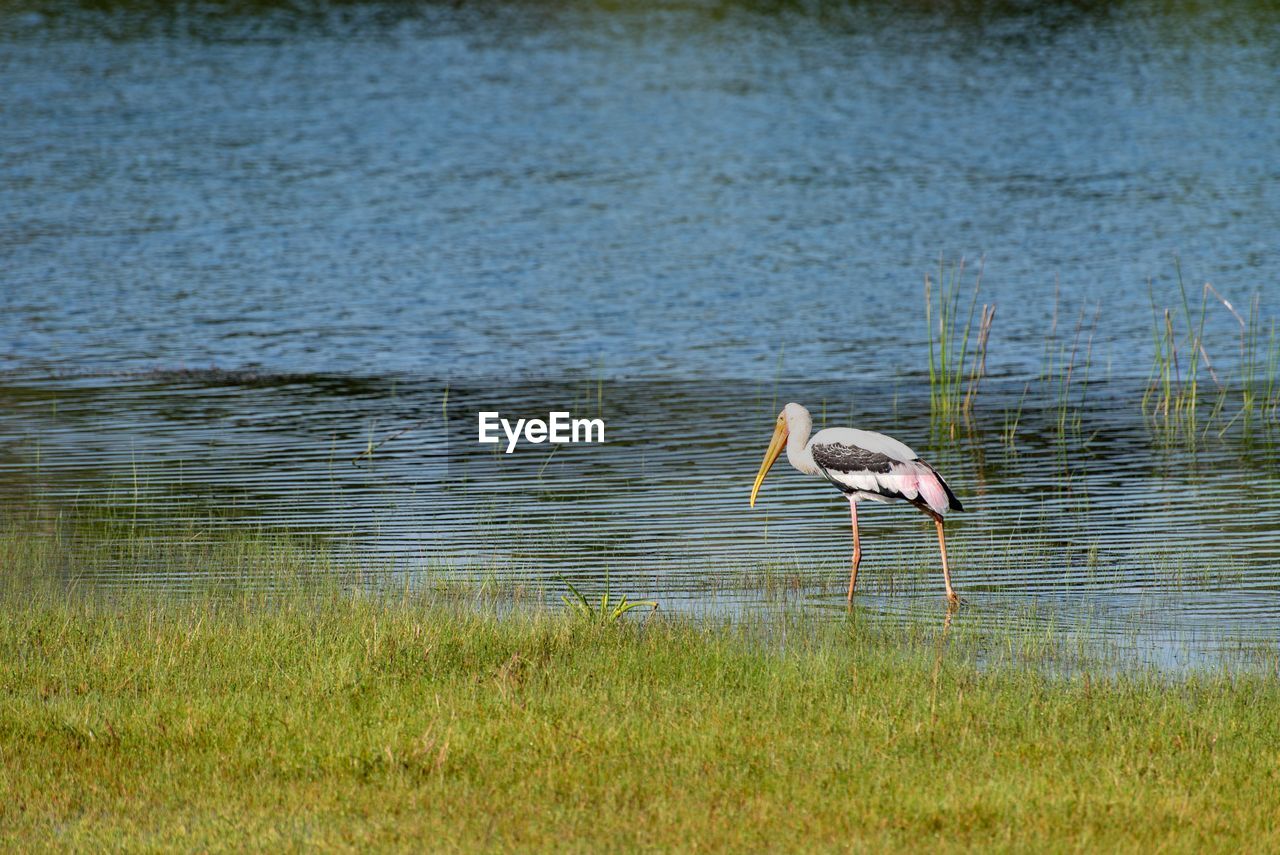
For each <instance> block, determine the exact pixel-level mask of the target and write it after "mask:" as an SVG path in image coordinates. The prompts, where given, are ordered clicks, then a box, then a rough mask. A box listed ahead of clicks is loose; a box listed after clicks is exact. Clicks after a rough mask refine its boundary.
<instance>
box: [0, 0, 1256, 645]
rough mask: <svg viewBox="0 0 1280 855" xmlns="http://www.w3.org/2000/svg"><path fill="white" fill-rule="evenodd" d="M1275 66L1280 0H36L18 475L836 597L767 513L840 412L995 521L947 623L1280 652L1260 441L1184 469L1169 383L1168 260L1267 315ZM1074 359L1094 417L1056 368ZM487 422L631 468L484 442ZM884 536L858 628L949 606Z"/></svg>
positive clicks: (870, 532) (668, 587)
mask: <svg viewBox="0 0 1280 855" xmlns="http://www.w3.org/2000/svg"><path fill="white" fill-rule="evenodd" d="M1278 44H1280V13H1277V11H1276V10H1275V9H1274V8H1272V7H1271V6H1270V4H1263V3H1253V4H1250V3H1238V4H1227V5H1226V6H1217V7H1215V8H1213V9H1204V8H1199V7H1193V6H1186V7H1174V8H1169V7H1168V6H1162V7H1160V8H1159V9H1155V8H1154V7H1150V6H1148V5H1146V4H1141V3H1125V4H1108V5H1105V6H1102V5H1099V6H1091V5H1088V4H1085V5H1072V6H1037V7H1034V8H1031V7H1028V8H1023V7H1020V6H1017V5H1013V4H986V3H954V4H940V5H932V4H931V5H929V6H927V7H925V6H921V7H920V8H913V9H908V10H899V9H893V8H891V7H890V6H889V5H888V4H878V3H848V4H840V5H824V6H823V7H821V8H809V7H807V6H804V5H801V4H796V5H790V4H783V5H778V6H774V5H770V4H752V3H729V4H699V3H669V4H662V5H661V6H659V7H653V6H646V7H645V8H644V9H640V8H638V7H637V8H632V7H629V6H627V5H625V4H607V3H581V4H570V5H563V4H556V5H540V4H481V5H473V6H468V7H466V8H455V7H453V6H445V5H433V4H400V3H356V4H341V5H327V4H314V5H308V4H294V5H276V4H270V3H257V4H237V5H235V6H225V7H224V6H218V7H215V6H196V5H187V4H181V3H180V4H168V3H165V4H160V3H155V4H150V3H146V2H143V3H127V4H125V3H121V4H115V3H92V4H89V3H86V4H69V3H60V2H32V3H27V4H24V5H17V4H5V5H3V6H0V75H2V76H3V78H4V79H5V81H6V86H5V87H3V89H2V90H0V115H2V116H3V119H4V120H3V121H0V371H3V376H2V377H0V482H2V483H3V489H4V490H5V492H6V494H9V495H12V496H29V495H30V492H31V491H32V490H34V491H35V492H36V494H37V495H39V496H40V497H41V498H42V499H46V500H50V501H56V502H68V503H76V504H77V505H78V506H79V507H81V508H85V507H92V506H95V505H99V506H101V505H111V506H113V507H119V506H121V505H128V504H130V503H133V504H134V505H135V506H143V507H145V508H146V514H147V516H148V518H149V519H152V520H153V521H155V522H157V523H161V524H162V523H164V521H165V518H166V517H173V518H184V519H185V518H189V517H191V516H193V515H203V516H209V518H210V519H212V520H213V522H211V523H210V525H212V526H215V527H216V526H218V525H254V526H257V525H262V526H268V527H272V528H280V529H283V530H286V531H292V532H308V533H318V534H322V535H324V536H326V537H329V538H333V539H335V540H338V541H342V542H345V543H353V544H356V545H357V546H358V547H359V548H360V549H361V551H362V552H363V553H364V554H366V555H369V556H373V557H376V558H378V559H379V560H385V561H387V562H388V566H389V567H390V568H391V569H390V570H389V571H388V572H392V573H422V572H438V570H439V568H441V567H447V568H453V569H455V570H458V571H460V572H476V573H486V574H488V573H492V574H495V575H502V576H510V577H516V578H529V579H540V580H550V582H549V584H552V585H554V577H555V576H556V575H558V574H564V575H566V576H567V577H570V578H577V579H579V580H582V581H584V582H586V583H589V584H590V585H591V586H593V589H594V588H595V586H600V585H602V584H603V578H602V577H603V576H604V574H605V573H606V572H607V573H608V575H609V579H610V583H611V584H613V585H615V586H617V590H620V591H625V592H626V593H627V594H629V595H633V596H646V597H652V598H654V599H658V600H660V601H662V602H663V603H664V605H669V606H671V607H679V608H707V609H712V610H717V609H736V608H742V607H744V606H749V605H750V604H751V603H758V602H760V601H762V598H763V599H769V598H779V597H781V598H794V599H795V600H796V601H798V602H803V603H805V604H808V605H810V606H813V607H819V608H820V607H826V606H832V607H835V606H839V605H840V604H841V602H842V598H843V585H844V580H845V579H846V578H847V576H846V575H845V574H846V572H847V571H846V561H847V549H848V531H847V520H846V514H847V510H846V508H845V506H844V505H843V503H842V502H840V501H838V497H837V496H834V495H832V494H831V493H830V491H829V488H826V487H825V486H824V485H822V484H821V483H811V482H810V481H809V480H808V479H805V478H803V477H801V476H799V475H797V474H795V473H793V472H790V471H787V470H786V468H785V464H780V465H779V468H778V469H777V470H776V471H775V473H774V474H773V475H771V476H770V479H769V480H768V481H767V482H766V485H765V488H764V491H763V493H762V499H763V501H762V502H761V503H760V504H759V505H758V506H757V509H756V510H755V511H750V510H748V509H747V508H746V494H747V491H748V489H749V486H750V479H751V476H752V475H753V474H754V471H755V467H756V466H757V465H758V462H759V458H760V456H761V455H762V453H763V450H764V445H765V443H766V442H767V440H768V432H769V429H770V426H771V423H772V418H773V415H774V414H775V413H776V411H777V408H778V406H779V405H780V404H781V403H784V402H785V401H787V400H799V401H802V402H805V403H807V404H808V405H809V406H810V407H811V408H813V409H814V410H815V415H818V416H819V418H820V419H821V414H822V412H823V408H824V402H825V409H826V418H827V421H828V423H830V424H856V425H858V426H860V427H866V428H871V429H877V430H884V431H888V432H892V433H894V434H895V435H897V436H899V437H900V438H902V439H903V440H905V441H906V442H908V444H910V445H912V446H914V447H915V448H916V450H917V451H919V452H920V453H921V454H922V455H924V456H925V457H926V458H927V459H930V460H931V461H932V462H934V463H935V465H937V466H938V468H939V469H940V470H942V471H943V472H944V473H945V474H946V475H947V477H948V478H949V479H950V481H951V482H952V483H953V485H954V486H955V487H956V489H957V491H958V492H960V493H961V495H962V497H963V498H964V499H965V502H966V505H967V506H968V507H969V508H970V512H969V513H967V514H964V515H958V516H957V517H956V519H955V521H954V522H953V523H952V524H951V532H952V533H951V535H950V538H951V540H950V543H951V548H952V550H953V555H954V561H955V565H956V575H957V583H958V585H959V587H960V588H961V590H962V592H963V593H964V594H965V596H966V597H967V598H968V599H969V606H968V608H967V609H965V610H963V611H962V614H961V618H960V619H966V620H969V621H972V622H978V623H981V622H991V623H1014V624H1017V625H1019V626H1026V627H1028V628H1029V631H1035V630H1036V629H1037V628H1039V627H1042V626H1053V627H1058V628H1063V629H1065V631H1068V632H1078V633H1080V634H1081V635H1083V636H1086V637H1095V638H1115V639H1118V640H1119V641H1120V642H1122V643H1123V644H1122V646H1123V647H1124V648H1125V649H1126V650H1127V651H1130V653H1131V654H1132V655H1134V656H1137V657H1148V658H1151V659H1154V660H1155V661H1157V662H1159V663H1163V664H1168V663H1174V664H1177V663H1178V662H1181V661H1183V660H1195V659H1197V657H1199V656H1201V655H1203V654H1206V653H1210V652H1213V651H1214V650H1216V649H1218V648H1221V647H1223V646H1224V645H1225V646H1229V645H1230V643H1231V639H1237V638H1240V639H1244V640H1245V641H1247V642H1248V643H1250V644H1256V643H1260V644H1262V645H1264V646H1265V645H1270V647H1271V649H1274V648H1275V644H1276V639H1277V637H1280V596H1278V595H1280V574H1277V572H1276V569H1275V568H1276V566H1277V558H1278V557H1280V534H1277V530H1278V527H1277V523H1278V522H1280V519H1278V516H1280V504H1278V503H1277V498H1280V496H1278V492H1280V480H1278V479H1277V474H1276V473H1277V466H1276V462H1277V461H1276V452H1275V445H1274V443H1273V442H1272V436H1271V433H1272V432H1271V430H1270V429H1268V428H1267V427H1266V426H1265V425H1262V426H1255V430H1254V431H1253V432H1252V433H1251V434H1250V435H1247V436H1246V435H1245V433H1244V432H1243V431H1242V430H1241V427H1242V425H1241V424H1239V423H1237V424H1235V425H1234V426H1233V428H1232V429H1231V430H1229V431H1227V432H1226V435H1225V436H1223V437H1219V436H1218V435H1217V430H1216V429H1215V430H1212V431H1208V432H1206V433H1204V435H1203V436H1202V437H1201V438H1200V440H1199V441H1198V442H1197V443H1196V444H1195V447H1194V449H1192V448H1191V447H1189V446H1188V444H1187V443H1185V442H1182V441H1173V442H1169V441H1166V439H1165V438H1162V437H1161V436H1160V435H1159V434H1158V432H1157V433H1153V432H1152V430H1151V429H1150V427H1149V425H1147V424H1146V423H1145V422H1144V420H1143V418H1142V413H1141V407H1140V405H1139V402H1140V400H1141V396H1142V392H1143V388H1144V385H1145V382H1146V379H1147V377H1148V373H1149V369H1150V364H1151V352H1152V334H1151V326H1152V310H1151V299H1152V295H1153V294H1154V298H1155V300H1156V302H1157V303H1158V304H1159V305H1161V306H1164V305H1169V306H1173V307H1175V308H1179V307H1180V299H1181V298H1180V297H1179V296H1178V291H1177V287H1176V284H1175V278H1174V277H1175V270H1176V268H1175V264H1174V260H1173V259H1174V257H1175V255H1177V256H1178V257H1180V258H1181V267H1182V270H1183V271H1184V272H1185V274H1186V279H1187V283H1188V286H1189V289H1190V293H1191V295H1192V300H1193V301H1196V302H1198V299H1199V296H1200V294H1201V290H1200V289H1201V283H1202V282H1204V281H1206V280H1211V281H1212V282H1213V283H1214V285H1215V287H1216V288H1217V289H1218V291H1219V292H1221V294H1222V295H1223V296H1224V297H1225V298H1226V299H1228V300H1231V301H1233V303H1234V305H1235V306H1237V307H1238V308H1239V309H1240V311H1241V312H1242V313H1243V312H1244V311H1245V308H1244V307H1245V306H1246V305H1247V304H1248V302H1249V300H1250V298H1251V296H1252V295H1254V294H1258V295H1259V297H1260V301H1261V307H1262V322H1263V325H1264V326H1265V325H1266V324H1267V323H1270V321H1271V319H1272V318H1273V317H1274V312H1275V309H1276V307H1277V306H1280V283H1278V280H1277V275H1276V274H1277V273H1278V272H1280V244H1278V243H1277V241H1276V239H1275V236H1276V235H1277V234H1280V180H1278V179H1280V166H1278V165H1277V164H1280V158H1277V157H1275V153H1276V148H1275V140H1276V139H1280V106H1277V105H1280V73H1277V72H1278V71H1280V68H1278V66H1280V51H1277V50H1276V47H1277V45H1278ZM962 255H963V256H967V257H968V258H969V263H968V269H967V272H966V274H965V279H964V281H965V287H966V288H967V287H969V286H970V285H971V284H972V281H973V278H972V276H973V273H974V271H975V270H976V269H977V268H978V267H979V266H980V265H979V263H978V261H977V259H979V258H982V257H985V262H984V263H983V264H982V265H981V266H982V267H983V271H984V272H983V278H982V300H983V301H992V302H995V303H997V304H998V305H999V313H998V315H997V321H996V324H995V327H994V331H993V334H992V340H991V351H990V355H989V359H988V369H989V371H990V373H991V375H992V379H991V380H990V381H989V382H988V383H987V384H986V386H985V387H984V389H983V392H982V395H981V397H980V399H979V406H978V410H977V414H976V418H975V421H974V423H973V424H972V425H971V426H970V427H968V428H965V429H962V430H960V431H958V432H957V433H956V435H955V436H951V435H949V434H946V433H943V434H941V435H939V434H936V433H935V432H933V431H932V430H931V428H930V421H929V417H928V412H929V408H928V401H927V400H926V398H925V397H924V396H925V391H924V387H925V385H926V380H925V367H926V362H927V356H926V355H927V352H928V349H927V344H926V342H925V336H926V331H925V322H924V311H923V309H924V306H923V288H922V282H923V277H924V275H925V274H926V273H928V272H930V271H936V270H937V266H938V258H939V256H945V257H947V258H948V259H955V258H958V257H960V256H962ZM1095 318H1096V321H1095ZM1206 329H1207V332H1208V334H1207V342H1206V343H1207V349H1208V352H1209V353H1210V354H1211V356H1212V358H1213V365H1214V368H1215V371H1217V372H1219V373H1220V374H1221V375H1222V376H1223V377H1227V376H1229V375H1232V374H1233V372H1234V370H1235V366H1234V363H1235V362H1236V360H1237V354H1238V346H1239V341H1238V333H1239V328H1238V326H1237V324H1236V321H1235V320H1234V319H1233V318H1232V316H1231V314H1230V313H1229V312H1228V311H1227V310H1226V309H1225V308H1224V307H1223V306H1222V305H1221V304H1220V303H1219V302H1218V301H1217V300H1216V298H1211V301H1210V307H1209V312H1208V315H1207V320H1206ZM1078 331H1079V336H1078V339H1077V332H1078ZM1077 340H1078V341H1079V342H1080V346H1079V348H1077V347H1076V342H1077ZM1046 342H1049V343H1048V344H1046ZM1086 348H1087V351H1088V357H1089V378H1090V379H1089V382H1088V383H1087V384H1085V383H1083V382H1082V379H1081V378H1079V377H1077V379H1076V381H1075V382H1076V386H1075V390H1074V391H1073V396H1072V402H1073V403H1072V404H1071V407H1070V408H1069V418H1068V425H1067V427H1066V428H1065V429H1064V428H1063V426H1062V425H1061V424H1060V422H1059V410H1058V408H1057V406H1056V399H1055V395H1054V392H1053V389H1052V384H1044V383H1037V382H1035V378H1036V377H1038V376H1039V374H1040V373H1041V372H1042V371H1044V370H1046V369H1051V367H1052V366H1051V362H1052V360H1051V359H1050V357H1052V358H1053V359H1057V360H1058V361H1059V365H1060V364H1061V361H1062V359H1063V357H1064V356H1065V355H1066V354H1069V353H1070V352H1072V351H1073V350H1078V357H1079V356H1080V354H1082V353H1083V352H1084V351H1085V350H1086ZM1184 358H1185V355H1184ZM1079 362H1080V363H1081V367H1083V358H1082V357H1080V359H1079ZM547 378H552V379H551V380H548V379H547ZM1028 383H1030V384H1031V387H1030V388H1031V391H1030V392H1028V393H1027V397H1025V398H1024V397H1023V396H1024V389H1026V388H1027V384H1028ZM1086 386H1087V397H1085V398H1084V399H1081V398H1080V397H1079V396H1080V395H1082V394H1084V389H1085V388H1086ZM446 388H447V389H448V390H449V391H448V398H447V402H446V401H445V390H446ZM1082 401H1083V403H1082ZM481 404H485V405H490V406H493V407H495V408H497V409H500V410H502V411H504V412H509V413H511V414H513V415H520V416H534V415H540V414H542V413H544V412H546V411H547V410H548V409H549V408H552V407H555V408H559V407H569V408H573V409H574V410H575V411H583V412H587V413H591V412H592V411H595V412H599V413H600V414H601V415H603V417H604V418H605V419H606V421H607V423H608V426H609V427H608V429H609V442H608V443H607V444H606V445H605V446H602V447H585V446H584V447H568V446H566V447H561V448H560V449H559V450H557V451H556V452H555V453H554V454H549V453H548V452H547V451H546V449H545V448H543V449H530V450H528V452H527V453H524V452H522V453H520V454H517V455H513V456H512V457H511V458H506V457H495V456H493V455H490V454H487V453H485V452H484V451H483V450H480V451H479V452H478V450H477V447H476V446H475V445H474V443H473V442H471V441H470V438H471V435H472V433H474V415H473V414H474V412H475V411H476V410H477V409H478V408H479V407H480V406H481ZM1077 410H1078V411H1079V417H1080V421H1079V423H1078V424H1076V423H1075V416H1076V413H1077ZM446 412H447V414H448V417H447V419H446V418H445V416H444V414H445V413H446ZM1015 413H1018V414H1019V415H1018V429H1017V431H1015V432H1014V436H1013V437H1012V439H1011V440H1010V439H1008V438H1006V437H1004V436H1002V434H1003V433H1004V432H1005V425H1006V422H1008V421H1011V420H1012V419H1013V417H1014V414H1015ZM446 425H452V427H451V428H450V427H447V426H446ZM406 428H407V430H405V429H406ZM402 430H403V431H404V432H403V433H398V432H400V431H402ZM384 440H385V442H383V441H384ZM370 442H373V443H375V444H376V443H379V442H382V443H383V444H381V445H378V447H377V448H376V450H375V452H374V453H373V455H372V456H371V457H367V458H358V459H356V458H357V456H358V455H359V454H360V453H361V451H362V450H364V449H366V448H367V447H368V444H369V443H370ZM353 459H354V462H353ZM14 501H16V499H15V500H14ZM864 524H865V534H866V548H867V558H866V561H865V563H864V569H863V572H862V574H861V578H860V588H861V590H862V591H863V595H862V597H861V598H860V602H861V603H862V606H863V608H864V610H865V611H867V612H868V613H872V614H877V615H881V616H883V617H884V618H885V619H889V620H893V619H895V618H896V617H899V616H903V615H908V614H914V613H916V612H918V611H919V610H921V609H924V610H932V609H935V608H938V607H939V603H940V600H939V594H940V580H939V579H938V578H937V577H936V573H935V572H934V570H933V569H932V568H934V567H935V566H936V564H935V562H936V546H935V543H934V541H933V539H932V533H931V531H930V530H929V528H928V526H927V525H926V523H925V522H924V521H922V518H920V517H919V515H918V514H915V513H914V512H913V511H911V510H910V509H907V508H880V507H875V508H870V509H868V510H867V511H866V513H865V514H864ZM152 570H153V568H147V567H137V566H129V567H115V568H103V572H104V575H107V576H109V577H110V578H112V579H113V580H115V581H116V582H122V583H127V584H143V583H145V582H147V581H148V580H149V579H150V580H153V581H154V579H155V577H154V576H153V575H151V573H152Z"/></svg>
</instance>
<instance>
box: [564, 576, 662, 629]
mask: <svg viewBox="0 0 1280 855" xmlns="http://www.w3.org/2000/svg"><path fill="white" fill-rule="evenodd" d="M560 581H561V582H563V583H564V585H565V587H566V588H568V589H569V593H570V594H571V595H572V596H562V597H561V598H560V601H561V602H563V603H564V605H565V608H566V609H568V610H569V613H570V614H572V615H574V616H576V617H578V618H580V619H582V620H586V621H590V622H592V623H603V624H607V623H617V622H618V621H619V620H620V619H621V618H622V617H623V615H625V614H627V613H628V612H631V611H634V610H635V609H638V608H648V609H651V610H653V611H657V610H658V604H657V603H656V602H653V601H652V600H629V599H627V597H626V595H625V594H623V595H619V596H616V597H615V596H613V595H612V594H611V592H610V586H609V584H608V581H607V580H606V582H605V589H604V593H603V594H601V595H600V602H598V603H597V602H595V601H594V599H588V598H587V597H586V596H585V595H584V594H583V593H582V592H581V591H579V590H578V588H577V587H576V586H575V585H574V584H573V583H572V582H570V581H569V580H568V579H566V578H564V576H561V577H560Z"/></svg>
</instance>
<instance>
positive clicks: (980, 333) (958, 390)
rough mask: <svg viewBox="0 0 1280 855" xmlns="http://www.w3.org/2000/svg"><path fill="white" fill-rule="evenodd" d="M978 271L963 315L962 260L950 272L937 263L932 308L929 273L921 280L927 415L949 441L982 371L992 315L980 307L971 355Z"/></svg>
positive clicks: (992, 309) (972, 398)
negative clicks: (926, 351)
mask: <svg viewBox="0 0 1280 855" xmlns="http://www.w3.org/2000/svg"><path fill="white" fill-rule="evenodd" d="M982 271H983V265H982V264H981V263H980V264H979V265H978V270H977V271H976V273H975V274H974V282H973V294H972V296H971V298H970V300H969V308H968V311H967V312H966V313H963V314H962V313H961V308H960V307H961V296H962V293H961V292H962V288H961V285H962V282H963V278H964V272H965V260H964V259H963V258H961V259H960V260H959V261H957V262H955V263H953V264H952V265H951V266H950V267H947V265H946V264H945V262H944V261H943V260H942V259H941V258H939V260H938V294H937V306H936V308H935V305H934V283H933V279H932V277H931V276H930V275H929V274H925V277H924V309H925V312H924V314H925V326H926V327H927V329H928V331H929V411H930V414H931V416H932V422H933V426H934V429H935V430H936V431H938V432H940V433H946V434H949V435H950V436H953V437H954V436H955V433H956V427H957V425H958V424H959V423H960V422H961V421H962V420H967V419H968V418H969V417H970V415H971V414H972V412H973V406H974V402H975V400H976V398H977V395H978V387H979V384H980V383H981V382H982V378H983V377H984V376H985V375H986V370H987V343H988V341H989V339H990V336H991V325H992V322H993V321H994V320H995V314H996V307H995V305H994V304H992V305H988V304H986V303H983V304H982V313H981V315H980V316H979V318H978V326H977V331H976V336H977V337H976V339H975V341H974V347H973V351H972V352H970V350H969V340H970V337H971V336H972V335H973V334H974V326H973V325H974V316H975V313H976V312H977V307H978V293H979V291H980V289H981V287H982ZM935 317H936V319H937V323H936V326H935V323H934V319H935Z"/></svg>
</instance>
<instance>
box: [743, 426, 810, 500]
mask: <svg viewBox="0 0 1280 855" xmlns="http://www.w3.org/2000/svg"><path fill="white" fill-rule="evenodd" d="M808 423H809V411H808V410H806V409H805V408H804V407H802V406H800V405H799V404H794V403H793V404H787V405H786V406H785V407H783V408H782V412H780V413H778V418H777V421H775V422H774V423H773V439H771V440H769V450H768V451H766V452H765V453H764V462H762V463H761V464H760V471H759V472H757V473H756V482H755V483H754V484H752V485H751V507H753V508H754V507H755V506H756V494H757V493H759V492H760V485H761V484H762V483H764V476H765V475H768V474H769V469H770V467H772V466H773V462H774V461H775V460H777V459H778V455H779V454H781V453H782V449H784V448H786V447H787V438H788V437H789V436H790V435H791V431H792V430H793V428H794V429H800V428H801V426H802V425H808ZM804 430H806V432H807V427H805V428H804Z"/></svg>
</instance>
